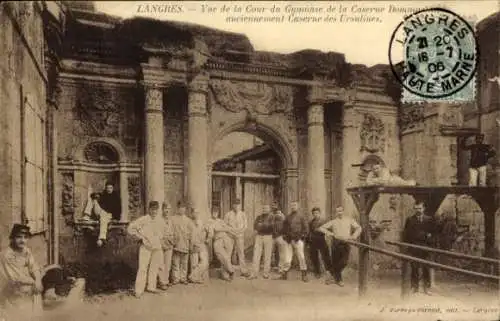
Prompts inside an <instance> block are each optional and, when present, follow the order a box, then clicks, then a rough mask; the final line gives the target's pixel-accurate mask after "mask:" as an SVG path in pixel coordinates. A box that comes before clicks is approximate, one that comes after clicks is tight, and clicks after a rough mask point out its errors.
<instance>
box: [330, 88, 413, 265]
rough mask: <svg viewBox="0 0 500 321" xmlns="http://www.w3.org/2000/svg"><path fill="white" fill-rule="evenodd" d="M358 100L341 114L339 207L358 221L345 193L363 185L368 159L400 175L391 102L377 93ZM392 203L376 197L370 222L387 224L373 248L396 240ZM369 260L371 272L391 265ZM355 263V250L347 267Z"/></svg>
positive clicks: (384, 260) (397, 224)
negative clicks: (373, 269) (372, 269)
mask: <svg viewBox="0 0 500 321" xmlns="http://www.w3.org/2000/svg"><path fill="white" fill-rule="evenodd" d="M358 97H359V98H358V99H359V102H356V103H355V104H354V105H347V106H345V109H344V111H343V112H344V114H343V137H342V161H343V164H342V174H341V175H342V176H341V177H342V184H343V186H342V203H341V204H343V205H344V209H345V212H346V214H347V215H352V216H353V217H354V218H355V219H356V220H358V221H359V212H358V210H357V208H356V206H355V205H354V202H353V200H352V197H351V196H350V195H349V193H347V190H346V189H348V188H350V187H358V186H362V185H363V184H364V183H365V179H366V176H367V174H368V172H367V171H366V168H365V166H363V164H367V165H369V163H370V161H371V160H372V159H378V160H381V161H382V162H383V163H384V164H385V166H387V167H388V168H389V170H390V171H391V172H393V173H396V174H400V173H401V171H400V157H401V155H400V148H401V146H400V142H399V137H398V135H399V126H398V110H397V107H396V106H395V104H394V103H393V102H392V100H391V99H390V98H389V97H388V96H386V95H385V94H383V93H382V92H377V91H375V92H370V91H366V92H363V93H359V94H358ZM403 177H404V175H403ZM395 201H398V200H397V199H396V200H395V199H394V197H391V196H390V195H380V198H379V200H378V202H377V203H376V204H375V205H374V207H373V209H372V211H371V214H370V220H371V221H373V222H376V223H380V222H381V221H384V220H385V221H389V222H390V223H389V230H388V231H384V232H382V233H381V234H380V235H379V236H377V238H374V239H372V242H373V243H374V244H375V246H380V247H384V246H385V245H384V243H383V240H384V239H388V240H391V239H395V238H397V236H398V233H399V228H400V225H401V222H400V217H399V215H398V214H397V211H396V207H395V205H394V202H395ZM339 205H340V204H339ZM370 257H371V263H372V267H374V268H375V269H377V268H378V267H379V266H389V265H392V264H393V261H392V260H391V259H389V258H388V257H387V256H383V255H378V254H370ZM357 261H358V257H357V250H356V249H353V254H352V255H351V263H352V264H357Z"/></svg>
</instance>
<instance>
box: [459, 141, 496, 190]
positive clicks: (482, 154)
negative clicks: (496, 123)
mask: <svg viewBox="0 0 500 321" xmlns="http://www.w3.org/2000/svg"><path fill="white" fill-rule="evenodd" d="M483 141H484V135H483V134H480V135H477V136H476V143H475V144H472V145H467V144H466V139H464V140H462V143H461V147H462V149H464V150H470V167H469V186H478V178H479V186H486V165H488V160H489V159H490V158H492V157H495V155H496V152H495V150H494V149H493V146H491V145H488V144H485V143H484V142H483Z"/></svg>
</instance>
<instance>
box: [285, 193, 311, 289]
mask: <svg viewBox="0 0 500 321" xmlns="http://www.w3.org/2000/svg"><path fill="white" fill-rule="evenodd" d="M290 209H291V213H290V214H289V215H288V216H287V217H286V218H285V222H284V224H283V239H284V240H285V242H286V243H287V245H286V246H285V249H286V250H285V260H284V266H283V271H282V273H281V278H282V279H283V280H286V279H287V278H288V271H289V270H290V267H291V265H292V258H293V254H294V253H295V255H296V256H297V259H298V261H299V267H300V271H301V273H302V281H304V282H309V279H308V277H307V264H306V257H305V254H304V241H305V240H306V238H307V237H308V235H309V224H308V222H307V219H306V218H305V216H304V215H303V214H302V213H299V204H298V203H297V202H293V203H291V204H290Z"/></svg>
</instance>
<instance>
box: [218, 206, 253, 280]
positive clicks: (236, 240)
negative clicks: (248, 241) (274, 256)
mask: <svg viewBox="0 0 500 321" xmlns="http://www.w3.org/2000/svg"><path fill="white" fill-rule="evenodd" d="M224 222H226V224H227V225H228V226H229V227H230V228H231V229H232V231H233V233H232V234H231V235H230V236H231V238H232V243H231V245H232V248H231V253H232V252H233V249H234V250H235V251H236V255H237V256H238V261H239V265H240V271H241V275H242V276H249V273H248V270H247V266H246V262H245V231H246V229H247V224H248V223H247V216H246V214H245V212H243V211H242V210H241V201H240V200H239V199H236V200H234V202H233V205H232V209H231V211H229V212H228V213H227V214H226V215H225V216H224Z"/></svg>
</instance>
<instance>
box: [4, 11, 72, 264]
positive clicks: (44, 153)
mask: <svg viewBox="0 0 500 321" xmlns="http://www.w3.org/2000/svg"><path fill="white" fill-rule="evenodd" d="M64 19H65V14H64V11H63V10H62V8H61V7H60V6H59V4H56V3H42V2H39V1H36V2H33V1H25V2H18V3H17V2H3V3H2V4H1V5H0V26H1V28H0V43H1V44H0V57H2V59H0V72H1V77H0V79H1V86H0V101H1V104H2V107H1V110H2V112H1V113H0V132H1V135H0V151H1V152H0V162H1V163H2V166H1V169H0V245H1V247H2V248H4V247H6V246H7V245H8V236H9V231H10V228H11V227H12V224H13V223H21V222H24V223H27V224H29V225H30V227H31V231H32V233H33V235H34V237H33V240H32V243H31V247H32V248H33V253H34V255H35V257H36V258H37V260H38V261H39V262H40V264H47V263H52V262H55V261H57V256H58V237H57V223H56V221H55V216H54V215H52V213H55V212H56V210H55V209H56V207H57V206H56V203H55V195H56V193H57V192H56V189H57V187H56V184H54V181H55V175H56V173H55V168H56V159H55V156H56V155H57V151H56V147H55V146H56V141H57V139H56V134H55V122H56V120H55V119H56V116H57V107H56V105H55V103H54V99H55V96H54V95H55V92H54V90H53V89H52V88H55V87H54V85H55V76H56V75H57V74H56V72H57V70H56V68H57V59H58V51H59V47H60V41H61V36H62V34H61V32H62V27H63V24H64ZM49 213H50V214H49Z"/></svg>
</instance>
